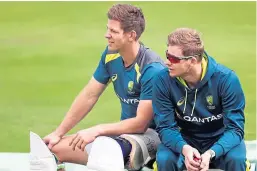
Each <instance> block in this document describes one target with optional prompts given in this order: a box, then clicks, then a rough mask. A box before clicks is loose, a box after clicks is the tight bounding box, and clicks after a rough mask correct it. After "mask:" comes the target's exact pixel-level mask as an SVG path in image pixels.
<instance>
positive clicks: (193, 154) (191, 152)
mask: <svg viewBox="0 0 257 171" xmlns="http://www.w3.org/2000/svg"><path fill="white" fill-rule="evenodd" d="M182 154H183V155H184V156H185V165H186V168H187V170H188V171H199V170H200V162H201V156H200V153H199V152H198V150H197V149H195V148H193V147H191V146H190V145H184V146H183V149H182ZM196 158H197V160H196Z"/></svg>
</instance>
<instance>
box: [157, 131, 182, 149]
mask: <svg viewBox="0 0 257 171" xmlns="http://www.w3.org/2000/svg"><path fill="white" fill-rule="evenodd" d="M157 131H158V133H159V136H160V139H161V142H162V143H163V144H164V145H165V146H166V147H168V148H169V149H171V150H172V151H174V152H177V153H182V149H183V146H184V145H186V144H187V143H186V141H185V140H184V139H183V137H182V135H181V133H180V132H179V130H178V129H177V128H175V127H174V128H161V129H159V128H157Z"/></svg>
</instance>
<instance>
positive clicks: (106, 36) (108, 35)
mask: <svg viewBox="0 0 257 171" xmlns="http://www.w3.org/2000/svg"><path fill="white" fill-rule="evenodd" d="M104 37H105V38H106V39H109V38H111V34H110V32H109V31H108V30H107V31H106V33H105V35H104Z"/></svg>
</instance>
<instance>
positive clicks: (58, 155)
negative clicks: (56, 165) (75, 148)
mask: <svg viewBox="0 0 257 171" xmlns="http://www.w3.org/2000/svg"><path fill="white" fill-rule="evenodd" d="M63 150H64V149H63V147H62V146H60V145H58V144H57V145H55V146H54V147H53V148H52V149H51V152H52V153H53V154H54V155H55V157H56V158H57V160H58V161H59V162H63V161H64V160H65V159H64V156H63V155H62V154H63V153H62V151H63Z"/></svg>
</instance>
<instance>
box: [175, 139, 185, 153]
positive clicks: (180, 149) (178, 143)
mask: <svg viewBox="0 0 257 171" xmlns="http://www.w3.org/2000/svg"><path fill="white" fill-rule="evenodd" d="M186 144H187V143H186V142H185V141H179V142H177V144H176V149H177V152H179V153H180V154H182V149H183V146H184V145H186Z"/></svg>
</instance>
